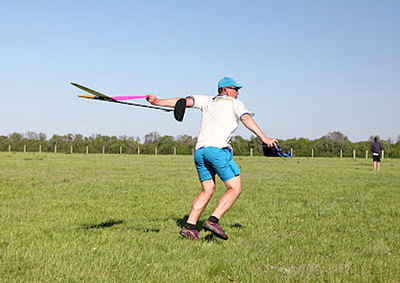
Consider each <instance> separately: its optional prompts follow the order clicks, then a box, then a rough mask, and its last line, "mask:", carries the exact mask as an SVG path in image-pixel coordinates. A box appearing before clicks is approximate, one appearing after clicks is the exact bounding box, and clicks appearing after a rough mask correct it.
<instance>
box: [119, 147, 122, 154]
mask: <svg viewBox="0 0 400 283" xmlns="http://www.w3.org/2000/svg"><path fill="white" fill-rule="evenodd" d="M119 154H122V146H120V147H119Z"/></svg>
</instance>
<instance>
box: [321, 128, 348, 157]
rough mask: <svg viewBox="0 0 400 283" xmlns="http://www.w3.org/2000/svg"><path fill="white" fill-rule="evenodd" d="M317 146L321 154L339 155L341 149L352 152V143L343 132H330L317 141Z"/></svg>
mask: <svg viewBox="0 0 400 283" xmlns="http://www.w3.org/2000/svg"><path fill="white" fill-rule="evenodd" d="M315 148H316V154H318V155H320V156H338V154H339V152H340V150H343V152H350V151H351V149H352V144H351V142H350V141H349V139H348V138H347V136H345V135H344V134H342V133H341V132H330V133H328V134H327V135H325V136H323V137H321V138H320V139H319V140H317V141H316V142H315Z"/></svg>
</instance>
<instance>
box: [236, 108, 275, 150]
mask: <svg viewBox="0 0 400 283" xmlns="http://www.w3.org/2000/svg"><path fill="white" fill-rule="evenodd" d="M240 120H241V121H242V123H243V125H245V126H246V128H247V129H249V130H250V131H252V132H253V133H254V134H256V135H257V136H258V137H259V138H260V139H261V140H262V141H263V142H264V143H266V144H267V145H268V146H269V147H272V146H274V143H278V141H277V140H276V139H273V138H269V137H267V136H266V135H265V134H264V132H263V131H262V130H261V129H260V127H258V125H257V123H256V121H254V119H253V118H252V117H251V116H250V115H249V114H244V115H243V116H242V117H240Z"/></svg>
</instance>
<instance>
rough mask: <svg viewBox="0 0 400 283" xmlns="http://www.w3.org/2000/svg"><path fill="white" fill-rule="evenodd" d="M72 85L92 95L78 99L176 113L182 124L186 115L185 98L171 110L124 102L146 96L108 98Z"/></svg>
mask: <svg viewBox="0 0 400 283" xmlns="http://www.w3.org/2000/svg"><path fill="white" fill-rule="evenodd" d="M71 84H72V85H73V86H75V87H77V88H79V89H81V90H84V91H86V92H88V93H90V94H92V95H78V97H80V98H86V99H95V100H101V101H106V102H113V103H119V104H125V105H130V106H137V107H143V108H150V109H158V110H162V111H165V112H174V117H175V119H176V120H177V121H179V122H182V120H183V116H184V115H185V110H186V99H184V98H182V99H180V100H178V102H177V103H176V104H175V107H174V109H169V108H164V107H158V106H154V105H145V104H139V103H132V102H126V101H123V100H131V99H141V98H146V97H147V96H145V95H135V96H107V95H105V94H102V93H100V92H98V91H95V90H93V89H90V88H87V87H85V86H82V85H79V84H77V83H71Z"/></svg>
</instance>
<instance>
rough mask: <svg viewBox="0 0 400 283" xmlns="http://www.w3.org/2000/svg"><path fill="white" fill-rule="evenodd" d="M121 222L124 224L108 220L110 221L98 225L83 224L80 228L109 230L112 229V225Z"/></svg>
mask: <svg viewBox="0 0 400 283" xmlns="http://www.w3.org/2000/svg"><path fill="white" fill-rule="evenodd" d="M122 222H124V221H123V220H113V219H110V220H108V221H106V222H101V223H98V224H83V225H82V228H84V229H87V230H90V229H102V228H110V227H112V226H114V225H117V224H121V223H122Z"/></svg>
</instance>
